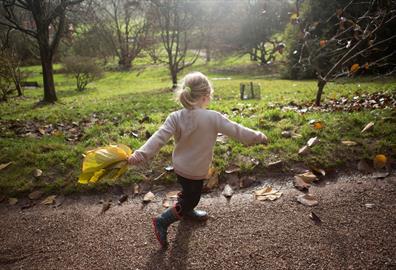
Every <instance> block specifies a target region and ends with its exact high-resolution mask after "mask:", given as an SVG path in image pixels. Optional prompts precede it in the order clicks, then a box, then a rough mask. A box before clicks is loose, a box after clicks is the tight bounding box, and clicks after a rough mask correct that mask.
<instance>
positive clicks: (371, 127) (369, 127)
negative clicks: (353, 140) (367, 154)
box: [360, 122, 374, 133]
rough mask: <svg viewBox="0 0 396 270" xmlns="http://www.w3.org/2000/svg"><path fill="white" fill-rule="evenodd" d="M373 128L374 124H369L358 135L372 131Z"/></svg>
mask: <svg viewBox="0 0 396 270" xmlns="http://www.w3.org/2000/svg"><path fill="white" fill-rule="evenodd" d="M373 127H374V122H370V123H368V124H367V125H366V126H365V127H364V128H363V129H362V131H361V132H360V133H363V132H366V131H370V130H372V129H373Z"/></svg>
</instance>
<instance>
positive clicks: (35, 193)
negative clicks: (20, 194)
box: [28, 190, 44, 200]
mask: <svg viewBox="0 0 396 270" xmlns="http://www.w3.org/2000/svg"><path fill="white" fill-rule="evenodd" d="M43 194H44V192H42V191H41V190H35V191H33V192H31V193H30V194H29V195H28V197H29V199H31V200H38V199H40V198H41V196H43Z"/></svg>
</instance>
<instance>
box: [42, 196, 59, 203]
mask: <svg viewBox="0 0 396 270" xmlns="http://www.w3.org/2000/svg"><path fill="white" fill-rule="evenodd" d="M55 198H56V195H50V196H48V197H47V198H45V199H44V200H43V201H42V202H41V203H40V204H45V205H50V204H54V203H55Z"/></svg>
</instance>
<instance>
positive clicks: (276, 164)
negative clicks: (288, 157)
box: [267, 160, 284, 170]
mask: <svg viewBox="0 0 396 270" xmlns="http://www.w3.org/2000/svg"><path fill="white" fill-rule="evenodd" d="M283 166H284V162H283V161H282V160H278V161H274V162H270V163H268V166H267V168H268V169H269V170H279V169H282V168H283Z"/></svg>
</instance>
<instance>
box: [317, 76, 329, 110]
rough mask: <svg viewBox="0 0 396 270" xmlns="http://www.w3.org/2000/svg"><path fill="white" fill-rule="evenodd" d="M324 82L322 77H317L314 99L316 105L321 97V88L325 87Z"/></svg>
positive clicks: (318, 104)
mask: <svg viewBox="0 0 396 270" xmlns="http://www.w3.org/2000/svg"><path fill="white" fill-rule="evenodd" d="M326 83H327V82H326V81H325V80H323V79H322V78H318V92H316V101H315V105H316V106H320V100H321V99H322V94H323V88H324V87H325V85H326Z"/></svg>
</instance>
